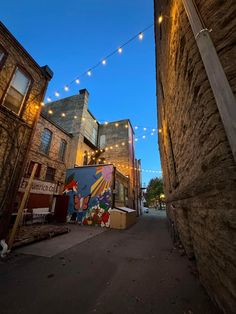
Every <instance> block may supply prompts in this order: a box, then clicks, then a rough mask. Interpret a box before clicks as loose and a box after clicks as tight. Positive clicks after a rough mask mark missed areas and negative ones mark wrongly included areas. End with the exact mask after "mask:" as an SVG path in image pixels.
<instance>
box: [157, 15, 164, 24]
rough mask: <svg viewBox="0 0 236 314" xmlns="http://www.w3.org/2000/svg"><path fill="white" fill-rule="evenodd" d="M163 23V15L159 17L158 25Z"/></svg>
mask: <svg viewBox="0 0 236 314" xmlns="http://www.w3.org/2000/svg"><path fill="white" fill-rule="evenodd" d="M162 21H163V16H162V15H160V16H159V17H158V23H159V24H161V23H162Z"/></svg>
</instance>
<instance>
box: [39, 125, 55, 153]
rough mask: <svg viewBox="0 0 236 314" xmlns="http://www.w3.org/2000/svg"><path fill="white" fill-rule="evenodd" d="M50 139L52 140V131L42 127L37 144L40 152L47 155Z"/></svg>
mask: <svg viewBox="0 0 236 314" xmlns="http://www.w3.org/2000/svg"><path fill="white" fill-rule="evenodd" d="M51 141H52V132H51V131H50V130H49V129H44V130H43V133H42V136H41V143H40V146H39V150H40V152H42V153H44V154H46V155H48V153H49V150H50V145H51Z"/></svg>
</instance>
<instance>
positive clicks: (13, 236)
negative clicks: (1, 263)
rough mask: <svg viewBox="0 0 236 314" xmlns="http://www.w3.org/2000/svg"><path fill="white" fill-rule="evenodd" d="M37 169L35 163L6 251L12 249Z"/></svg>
mask: <svg viewBox="0 0 236 314" xmlns="http://www.w3.org/2000/svg"><path fill="white" fill-rule="evenodd" d="M37 168H38V164H37V163H36V164H34V167H33V170H32V172H31V175H30V178H29V181H28V184H27V187H26V189H25V193H24V196H23V198H22V201H21V203H20V208H19V210H18V213H17V216H16V220H15V223H14V226H13V228H12V231H11V235H10V238H9V242H8V249H9V250H11V248H12V245H13V242H14V239H15V234H16V231H17V228H18V226H19V223H20V220H21V217H22V213H23V210H24V207H25V203H26V200H27V199H28V196H29V194H30V190H31V187H32V184H33V180H34V176H35V173H36V170H37Z"/></svg>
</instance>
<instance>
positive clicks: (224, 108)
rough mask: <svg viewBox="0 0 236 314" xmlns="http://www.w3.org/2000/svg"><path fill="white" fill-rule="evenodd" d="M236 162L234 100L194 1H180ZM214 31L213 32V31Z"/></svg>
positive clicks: (235, 104)
mask: <svg viewBox="0 0 236 314" xmlns="http://www.w3.org/2000/svg"><path fill="white" fill-rule="evenodd" d="M182 1H183V5H184V8H185V11H186V13H187V16H188V19H189V23H190V25H191V28H192V31H193V34H194V37H195V40H196V43H197V46H198V49H199V52H200V55H201V58H202V61H203V64H204V67H205V70H206V74H207V77H208V80H209V82H210V85H211V89H212V92H213V94H214V97H215V101H216V104H217V107H218V110H219V113H220V116H221V119H222V122H223V125H224V128H225V132H226V136H227V138H228V141H229V145H230V147H231V150H232V153H233V157H234V160H235V161H236V100H235V97H234V94H233V91H232V89H231V87H230V85H229V82H228V80H227V77H226V75H225V72H224V69H223V66H222V64H221V62H220V59H219V57H218V55H217V52H216V49H215V47H214V44H213V42H212V40H211V37H210V32H211V29H208V28H206V26H205V25H204V23H203V21H202V18H201V15H200V13H199V12H198V9H197V6H196V4H195V1H194V0H182ZM213 31H214V30H213Z"/></svg>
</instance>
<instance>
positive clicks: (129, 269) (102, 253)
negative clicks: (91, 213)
mask: <svg viewBox="0 0 236 314" xmlns="http://www.w3.org/2000/svg"><path fill="white" fill-rule="evenodd" d="M69 235H72V238H73V233H69V234H68V236H69ZM57 239H58V240H59V239H61V240H62V242H63V236H61V237H58V238H57ZM55 240H56V238H55ZM67 241H68V239H67V240H66V242H67ZM71 241H73V240H72V239H71ZM49 242H50V241H49ZM69 242H70V241H69ZM51 243H52V242H51ZM61 245H62V244H61ZM192 269H193V266H192V263H191V262H190V261H188V259H187V258H186V257H185V256H180V254H179V253H178V251H177V250H176V249H174V247H173V245H172V242H171V240H170V236H169V233H168V231H167V226H166V218H165V216H164V212H153V213H152V212H150V213H149V214H144V215H143V216H142V217H140V218H139V221H138V223H137V224H136V225H134V226H133V227H132V228H130V229H128V230H124V231H121V230H106V232H102V233H100V234H97V235H96V236H93V237H90V238H89V239H87V240H86V241H83V242H82V243H77V244H75V245H74V246H73V247H71V248H68V249H66V250H64V251H63V252H61V253H59V254H57V255H53V256H52V257H50V258H48V257H41V256H33V255H25V254H19V255H18V256H12V257H11V258H10V260H8V261H2V262H0V278H1V280H0V295H1V314H31V313H34V314H42V313H44V314H54V313H55V314H64V313H66V314H78V313H79V314H86V313H99V314H146V313H155V314H217V313H219V312H218V310H217V308H215V306H214V305H213V304H212V302H211V301H210V300H209V298H208V296H207V295H206V293H205V291H204V289H203V288H202V286H201V285H200V282H199V281H198V279H197V278H196V277H195V275H194V273H193V272H192Z"/></svg>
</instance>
